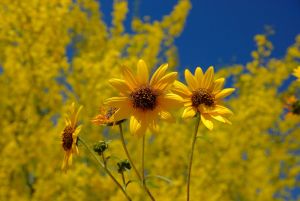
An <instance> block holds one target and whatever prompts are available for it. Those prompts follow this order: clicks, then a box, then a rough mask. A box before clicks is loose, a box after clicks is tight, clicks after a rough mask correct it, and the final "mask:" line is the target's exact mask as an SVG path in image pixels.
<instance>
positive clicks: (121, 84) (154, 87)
mask: <svg viewBox="0 0 300 201" xmlns="http://www.w3.org/2000/svg"><path fill="white" fill-rule="evenodd" d="M167 68H168V65H167V64H163V65H161V66H160V67H159V68H158V69H157V70H156V71H155V72H154V74H153V76H152V77H151V79H149V72H148V67H147V65H146V63H145V62H144V61H143V60H139V61H138V64H137V75H136V76H135V75H134V74H133V73H132V71H131V70H130V69H129V68H127V67H125V66H124V67H123V79H111V80H110V81H109V82H110V84H111V85H112V86H113V87H114V88H116V89H117V90H118V91H119V92H120V96H119V97H112V98H109V99H107V100H106V104H107V105H109V106H111V107H116V108H118V110H117V111H116V112H115V113H114V115H113V116H112V118H113V119H114V121H120V120H122V119H127V118H128V119H130V131H131V133H133V134H135V135H143V134H144V133H145V132H146V130H147V128H150V129H151V130H152V131H156V130H157V121H158V120H159V119H163V120H169V119H171V118H172V116H171V114H170V113H169V110H170V109H174V108H177V107H180V106H181V104H182V98H181V97H180V96H178V95H175V94H173V93H171V92H169V89H170V87H171V86H172V85H173V83H174V81H175V79H176V77H177V72H172V73H166V70H167Z"/></svg>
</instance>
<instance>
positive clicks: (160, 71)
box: [150, 64, 168, 86]
mask: <svg viewBox="0 0 300 201" xmlns="http://www.w3.org/2000/svg"><path fill="white" fill-rule="evenodd" d="M167 69H168V64H163V65H161V66H160V67H159V68H158V69H157V70H156V71H155V73H154V74H153V76H152V78H151V80H150V85H151V86H153V85H155V84H156V83H157V82H158V81H159V80H160V79H161V78H162V77H163V76H164V75H165V72H166V70H167Z"/></svg>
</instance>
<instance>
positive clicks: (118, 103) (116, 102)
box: [104, 96, 131, 108]
mask: <svg viewBox="0 0 300 201" xmlns="http://www.w3.org/2000/svg"><path fill="white" fill-rule="evenodd" d="M104 104H106V105H109V106H111V107H115V108H128V107H131V100H130V99H129V98H128V97H125V96H121V97H112V98H108V99H106V100H105V101H104Z"/></svg>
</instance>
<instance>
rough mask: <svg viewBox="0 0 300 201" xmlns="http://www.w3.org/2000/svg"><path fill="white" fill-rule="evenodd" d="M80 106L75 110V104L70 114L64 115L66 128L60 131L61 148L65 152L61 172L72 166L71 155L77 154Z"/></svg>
mask: <svg viewBox="0 0 300 201" xmlns="http://www.w3.org/2000/svg"><path fill="white" fill-rule="evenodd" d="M81 109H82V106H80V107H79V108H78V109H76V108H75V103H72V105H71V107H70V113H69V114H67V115H66V119H65V122H66V126H65V128H64V130H63V131H62V134H61V135H62V148H63V149H64V151H65V156H64V160H63V164H62V170H63V171H67V169H68V167H69V166H70V165H71V164H72V155H73V154H78V147H77V137H78V134H79V132H80V130H81V126H78V114H79V112H80V110H81Z"/></svg>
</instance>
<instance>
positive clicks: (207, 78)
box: [202, 66, 214, 89]
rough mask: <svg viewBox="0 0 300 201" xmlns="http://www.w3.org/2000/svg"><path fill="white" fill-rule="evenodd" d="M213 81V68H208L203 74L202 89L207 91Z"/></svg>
mask: <svg viewBox="0 0 300 201" xmlns="http://www.w3.org/2000/svg"><path fill="white" fill-rule="evenodd" d="M213 81H214V67H212V66H210V67H209V68H208V69H207V71H206V72H205V74H204V76H203V80H202V88H204V89H209V88H211V86H212V85H213Z"/></svg>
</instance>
